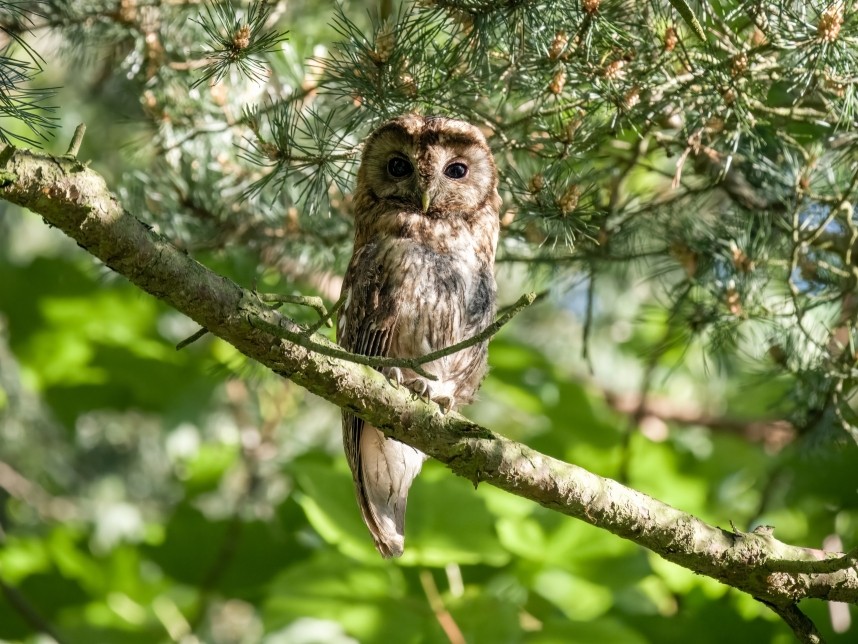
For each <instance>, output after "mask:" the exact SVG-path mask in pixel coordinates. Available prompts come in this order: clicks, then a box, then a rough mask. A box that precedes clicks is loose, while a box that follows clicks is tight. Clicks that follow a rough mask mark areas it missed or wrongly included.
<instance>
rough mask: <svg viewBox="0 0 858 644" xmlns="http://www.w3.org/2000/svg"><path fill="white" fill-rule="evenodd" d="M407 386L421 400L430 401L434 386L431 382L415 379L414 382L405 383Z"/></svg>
mask: <svg viewBox="0 0 858 644" xmlns="http://www.w3.org/2000/svg"><path fill="white" fill-rule="evenodd" d="M405 386H406V387H408V388H409V389H410V390H411V391H413V392H414V393H415V394H417V395H418V396H420V397H421V398H426V399H428V398H430V396H431V394H432V385H430V384H429V381H428V380H426V379H425V378H415V379H414V380H409V381H408V382H406V383H405Z"/></svg>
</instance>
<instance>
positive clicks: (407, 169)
mask: <svg viewBox="0 0 858 644" xmlns="http://www.w3.org/2000/svg"><path fill="white" fill-rule="evenodd" d="M387 171H388V173H390V176H391V177H393V178H394V179H402V178H404V177H407V176H408V175H409V174H411V172H412V168H411V164H410V163H408V161H406V160H405V159H403V158H402V157H393V158H392V159H391V160H390V161H388V162H387Z"/></svg>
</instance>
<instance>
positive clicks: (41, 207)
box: [0, 147, 858, 615]
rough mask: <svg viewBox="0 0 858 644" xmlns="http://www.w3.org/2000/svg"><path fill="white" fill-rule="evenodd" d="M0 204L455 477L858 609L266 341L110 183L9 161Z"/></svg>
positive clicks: (546, 462) (378, 380)
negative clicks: (31, 215) (27, 214)
mask: <svg viewBox="0 0 858 644" xmlns="http://www.w3.org/2000/svg"><path fill="white" fill-rule="evenodd" d="M0 198H2V199H5V200H7V201H10V202H13V203H16V204H19V205H21V206H24V207H26V208H29V209H30V210H32V211H34V212H36V213H38V214H40V215H42V217H43V218H44V219H45V221H46V222H47V223H48V224H50V225H53V226H56V227H57V228H60V229H61V230H63V231H64V232H65V233H66V234H67V235H69V236H70V237H72V238H74V239H75V240H76V241H77V242H78V244H79V245H80V246H81V247H83V248H84V249H86V250H87V251H88V252H90V253H91V254H92V255H94V256H96V257H98V258H99V259H100V260H101V261H103V262H104V263H105V264H106V265H107V266H109V267H110V268H112V269H113V270H115V271H116V272H117V273H120V274H122V275H124V276H125V277H126V278H127V279H128V280H130V281H131V282H132V283H134V284H135V285H137V286H138V287H139V288H141V289H143V290H144V291H146V292H147V293H150V294H152V295H154V296H155V297H158V298H160V299H162V300H164V301H165V302H167V303H169V304H170V305H171V306H173V307H175V308H176V309H177V310H179V311H181V312H182V313H184V314H185V315H187V316H189V317H190V318H192V319H194V320H195V321H196V322H197V323H198V324H200V325H201V326H203V327H205V328H207V329H208V330H209V331H210V332H211V333H213V334H215V335H217V336H219V337H221V338H223V339H224V340H226V341H227V342H229V343H231V344H232V345H233V346H235V347H236V348H237V349H238V350H240V351H241V352H243V353H244V354H245V355H247V356H249V357H251V358H253V359H255V360H257V361H258V362H260V363H262V364H264V365H266V366H267V367H269V368H270V369H272V370H274V371H275V372H276V373H279V374H281V375H283V376H285V377H287V378H290V379H292V380H293V381H294V382H296V383H298V384H300V385H302V386H304V387H306V388H307V389H308V390H310V391H312V392H313V393H315V394H317V395H319V396H321V397H323V398H325V399H327V400H329V401H330V402H332V403H333V404H335V405H337V406H339V407H342V408H344V409H348V410H349V411H351V412H353V413H354V414H356V415H357V416H360V417H361V418H363V419H365V420H366V421H368V422H370V423H372V424H373V425H375V426H376V427H379V428H381V429H382V430H383V431H384V432H386V433H388V434H389V435H391V436H393V437H395V438H397V439H399V440H401V441H403V442H406V443H408V444H410V445H413V446H414V447H417V448H419V449H421V450H423V451H424V452H426V453H427V454H429V455H431V456H433V457H434V458H436V459H438V460H439V461H441V462H443V463H445V464H446V465H447V466H448V467H449V468H450V469H451V470H452V471H453V472H455V473H456V474H458V475H460V476H464V477H467V478H468V479H470V480H472V481H474V482H475V483H477V482H486V483H489V484H491V485H495V486H497V487H499V488H501V489H504V490H507V491H508V492H512V493H513V494H517V495H519V496H522V497H525V498H528V499H531V500H533V501H534V502H536V503H539V504H541V505H542V506H544V507H546V508H550V509H552V510H556V511H558V512H562V513H563V514H567V515H569V516H572V517H575V518H578V519H581V520H582V521H586V522H587V523H590V524H592V525H595V526H597V527H600V528H602V529H605V530H609V531H610V532H612V533H614V534H616V535H618V536H620V537H623V538H625V539H629V540H631V541H634V542H635V543H638V544H640V545H641V546H644V547H646V548H649V549H650V550H652V551H654V552H656V553H658V554H659V555H661V556H662V557H664V558H665V559H667V560H669V561H672V562H675V563H677V564H679V565H681V566H684V567H686V568H688V569H690V570H693V571H694V572H696V573H699V574H703V575H708V576H710V577H713V578H715V579H718V580H720V581H722V582H723V583H725V584H728V585H730V586H733V587H735V588H738V589H740V590H743V591H746V592H748V593H750V594H751V595H753V596H754V597H756V598H758V599H760V600H761V601H764V602H766V603H768V604H770V605H773V606H777V607H780V608H782V609H784V611H785V614H790V615H794V614H796V613H795V612H794V611H792V610H791V607H792V606H793V605H794V604H795V603H796V602H797V601H799V600H801V599H804V598H819V599H826V600H832V601H842V602H850V603H858V569H856V567H855V565H854V560H849V561H852V565H851V566H847V567H842V568H839V567H835V566H826V565H824V566H822V567H813V566H805V565H802V564H800V563H799V562H812V561H819V560H820V559H826V558H841V557H843V555H842V553H825V552H822V551H819V550H815V549H810V548H801V547H797V546H791V545H787V544H785V543H782V542H780V541H778V540H777V539H775V538H774V536H773V535H772V534H771V531H767V530H759V531H755V532H751V533H737V532H734V531H730V530H725V529H722V528H718V527H715V526H711V525H708V524H706V523H704V522H703V521H701V520H700V519H697V518H696V517H694V516H692V515H690V514H687V513H685V512H683V511H681V510H678V509H676V508H673V507H670V506H668V505H666V504H664V503H662V502H660V501H658V500H656V499H653V498H651V497H649V496H647V495H645V494H641V493H640V492H637V491H635V490H632V489H630V488H628V487H625V486H623V485H621V484H619V483H617V482H616V481H612V480H610V479H606V478H602V477H600V476H597V475H595V474H592V473H591V472H588V471H587V470H585V469H583V468H581V467H578V466H576V465H571V464H568V463H564V462H562V461H559V460H557V459H554V458H551V457H550V456H547V455H545V454H541V453H539V452H536V451H535V450H532V449H530V448H528V447H527V446H525V445H522V444H520V443H516V442H514V441H511V440H507V439H506V438H503V437H502V436H498V435H497V434H494V433H493V432H491V431H490V430H488V429H486V428H484V427H481V426H479V425H476V424H475V423H473V422H471V421H469V420H468V419H466V418H464V417H463V416H461V415H459V414H457V413H450V414H448V415H442V414H440V413H439V412H438V407H437V406H435V405H434V404H431V403H427V402H425V401H423V400H420V399H418V398H416V397H415V396H413V395H412V394H411V393H410V392H409V391H407V390H406V389H405V388H396V387H394V386H393V385H391V384H390V383H389V382H388V381H387V380H386V379H385V378H384V376H382V375H381V374H380V373H378V372H377V371H375V370H373V369H372V368H370V367H367V366H364V365H360V364H355V363H353V362H348V361H345V360H342V359H339V358H336V357H332V356H329V355H321V354H319V353H316V352H314V351H311V350H309V349H307V348H305V347H302V346H300V345H299V344H295V343H292V342H289V341H287V340H284V339H282V338H281V337H277V336H276V335H275V334H272V333H269V332H268V331H267V330H266V329H268V328H279V329H286V330H289V331H292V332H296V333H297V332H300V329H299V328H298V327H297V325H295V324H294V323H293V322H292V321H291V320H289V319H288V318H286V317H284V316H283V315H281V314H280V313H278V312H277V311H274V310H272V309H271V308H270V307H269V306H268V305H266V304H265V303H264V302H261V301H260V300H259V298H258V296H257V295H256V294H255V293H253V292H252V291H249V290H247V289H243V288H241V287H240V286H239V285H237V284H235V283H234V282H232V281H230V280H229V279H227V278H225V277H222V276H220V275H218V274H216V273H214V272H212V271H210V270H208V269H207V268H205V267H204V266H203V265H201V264H200V263H198V262H196V261H194V260H193V259H192V258H191V257H189V256H188V255H186V254H185V253H183V252H182V251H180V250H179V249H177V248H176V247H174V246H173V245H171V244H170V243H169V242H168V241H167V240H166V239H164V238H163V237H162V236H160V235H159V234H158V233H156V232H155V231H153V230H152V229H151V228H150V227H149V226H147V225H146V224H145V223H143V222H141V221H140V220H138V219H137V218H135V217H134V216H133V215H132V214H131V213H129V212H127V211H126V210H124V209H123V207H122V205H121V204H120V203H119V202H118V201H117V199H116V198H115V197H114V196H113V195H112V194H111V193H110V191H109V190H108V188H107V186H106V184H105V182H104V180H103V179H102V178H101V177H100V176H99V175H98V174H97V173H95V172H93V171H92V170H89V169H88V168H86V167H84V166H83V165H81V164H79V163H78V162H77V161H75V160H73V159H69V158H65V157H63V158H57V157H51V156H47V155H42V154H37V153H33V152H29V151H26V150H18V149H15V148H13V147H6V148H4V149H2V151H0ZM260 322H261V324H260ZM316 339H317V340H318V342H319V343H325V342H327V341H326V340H324V339H323V338H321V337H320V336H319V337H317V338H316ZM843 561H846V560H840V561H838V564H840V563H841V562H843ZM785 562H796V565H795V566H790V565H785Z"/></svg>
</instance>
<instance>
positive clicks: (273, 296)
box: [176, 293, 339, 351]
mask: <svg viewBox="0 0 858 644" xmlns="http://www.w3.org/2000/svg"><path fill="white" fill-rule="evenodd" d="M258 296H259V299H260V300H262V301H263V302H269V303H274V304H276V305H277V306H275V307H273V308H275V309H276V308H279V307H280V305H281V304H300V305H301V306H309V307H310V308H311V309H313V310H315V311H316V313H318V314H319V318H320V319H319V322H318V323H317V324H316V325H315V326H312V327H310V328H311V329H312V330H311V331H308V332H307V334H308V335H309V334H311V333H315V332H316V331H317V330H318V329H319V328H320V327H321V326H322V325H323V324H327V325H328V326H329V327H330V326H333V323H332V322H331V315H333V313H334V311H335V310H336V309H334V310H332V311H331V312H328V310H327V309H326V308H325V303H324V302H323V301H322V298H320V297H316V296H315V295H280V294H278V293H259V294H258ZM337 305H339V303H337ZM208 332H209V330H208V329H206V328H202V329H200V330H199V331H197V332H196V333H194V334H193V335H191V336H188V337H187V338H185V339H184V340H182V341H181V342H179V344H177V345H176V351H181V350H182V349H184V348H185V347H186V346H188V345H189V344H193V343H194V342H196V341H197V340H199V339H200V338H201V337H203V336H204V335H205V334H206V333H208Z"/></svg>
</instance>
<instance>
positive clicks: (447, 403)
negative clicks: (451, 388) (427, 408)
mask: <svg viewBox="0 0 858 644" xmlns="http://www.w3.org/2000/svg"><path fill="white" fill-rule="evenodd" d="M432 400H433V401H434V402H435V403H436V404H437V405H438V406H439V407H440V408H441V415H442V416H446V415H447V414H449V413H450V410H452V409H453V406H454V405H455V404H456V399H455V398H453V396H438V397H437V398H433V399H432Z"/></svg>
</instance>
